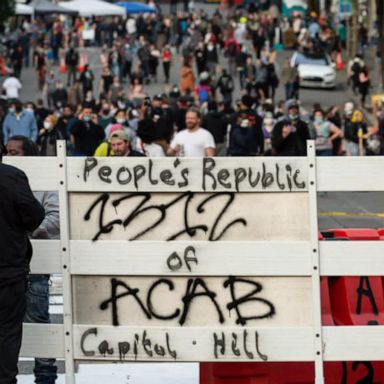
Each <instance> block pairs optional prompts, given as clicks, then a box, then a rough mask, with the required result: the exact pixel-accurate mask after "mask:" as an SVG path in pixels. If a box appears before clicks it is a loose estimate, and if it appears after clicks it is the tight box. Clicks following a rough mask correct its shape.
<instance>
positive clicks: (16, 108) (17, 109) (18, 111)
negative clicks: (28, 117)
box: [15, 106, 23, 113]
mask: <svg viewBox="0 0 384 384" xmlns="http://www.w3.org/2000/svg"><path fill="white" fill-rule="evenodd" d="M22 110H23V108H22V107H19V106H18V107H15V111H16V113H20V112H21V111H22Z"/></svg>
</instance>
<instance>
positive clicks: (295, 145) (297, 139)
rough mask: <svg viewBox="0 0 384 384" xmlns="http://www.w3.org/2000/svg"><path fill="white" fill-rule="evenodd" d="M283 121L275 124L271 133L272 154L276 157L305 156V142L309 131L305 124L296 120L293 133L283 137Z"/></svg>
mask: <svg viewBox="0 0 384 384" xmlns="http://www.w3.org/2000/svg"><path fill="white" fill-rule="evenodd" d="M284 124H285V120H284V119H282V120H280V121H278V122H277V123H276V125H275V126H274V128H273V131H272V136H271V139H272V148H273V154H274V155H276V156H306V155H307V140H309V139H310V137H309V129H308V125H307V123H305V122H304V121H302V120H297V121H296V125H295V131H294V132H292V133H291V134H290V135H288V136H287V137H286V138H284V137H283V127H284Z"/></svg>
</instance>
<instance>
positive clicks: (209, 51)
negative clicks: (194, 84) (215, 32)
mask: <svg viewBox="0 0 384 384" xmlns="http://www.w3.org/2000/svg"><path fill="white" fill-rule="evenodd" d="M205 52H206V53H205V56H206V58H207V67H208V72H209V73H214V72H215V68H216V65H217V64H218V63H219V56H218V53H217V48H216V45H215V44H214V43H213V42H212V41H210V42H209V43H208V44H207V46H206V47H205Z"/></svg>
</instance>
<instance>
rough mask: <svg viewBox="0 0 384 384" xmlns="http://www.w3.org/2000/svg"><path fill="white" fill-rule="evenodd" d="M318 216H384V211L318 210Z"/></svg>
mask: <svg viewBox="0 0 384 384" xmlns="http://www.w3.org/2000/svg"><path fill="white" fill-rule="evenodd" d="M319 216H329V217H379V218H384V213H383V212H381V213H366V212H362V213H353V212H320V213H319Z"/></svg>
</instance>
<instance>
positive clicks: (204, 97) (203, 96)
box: [198, 86, 209, 103]
mask: <svg viewBox="0 0 384 384" xmlns="http://www.w3.org/2000/svg"><path fill="white" fill-rule="evenodd" d="M198 95H199V101H200V102H201V103H205V102H207V101H209V93H208V90H207V88H205V87H201V86H200V87H199V88H198Z"/></svg>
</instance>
